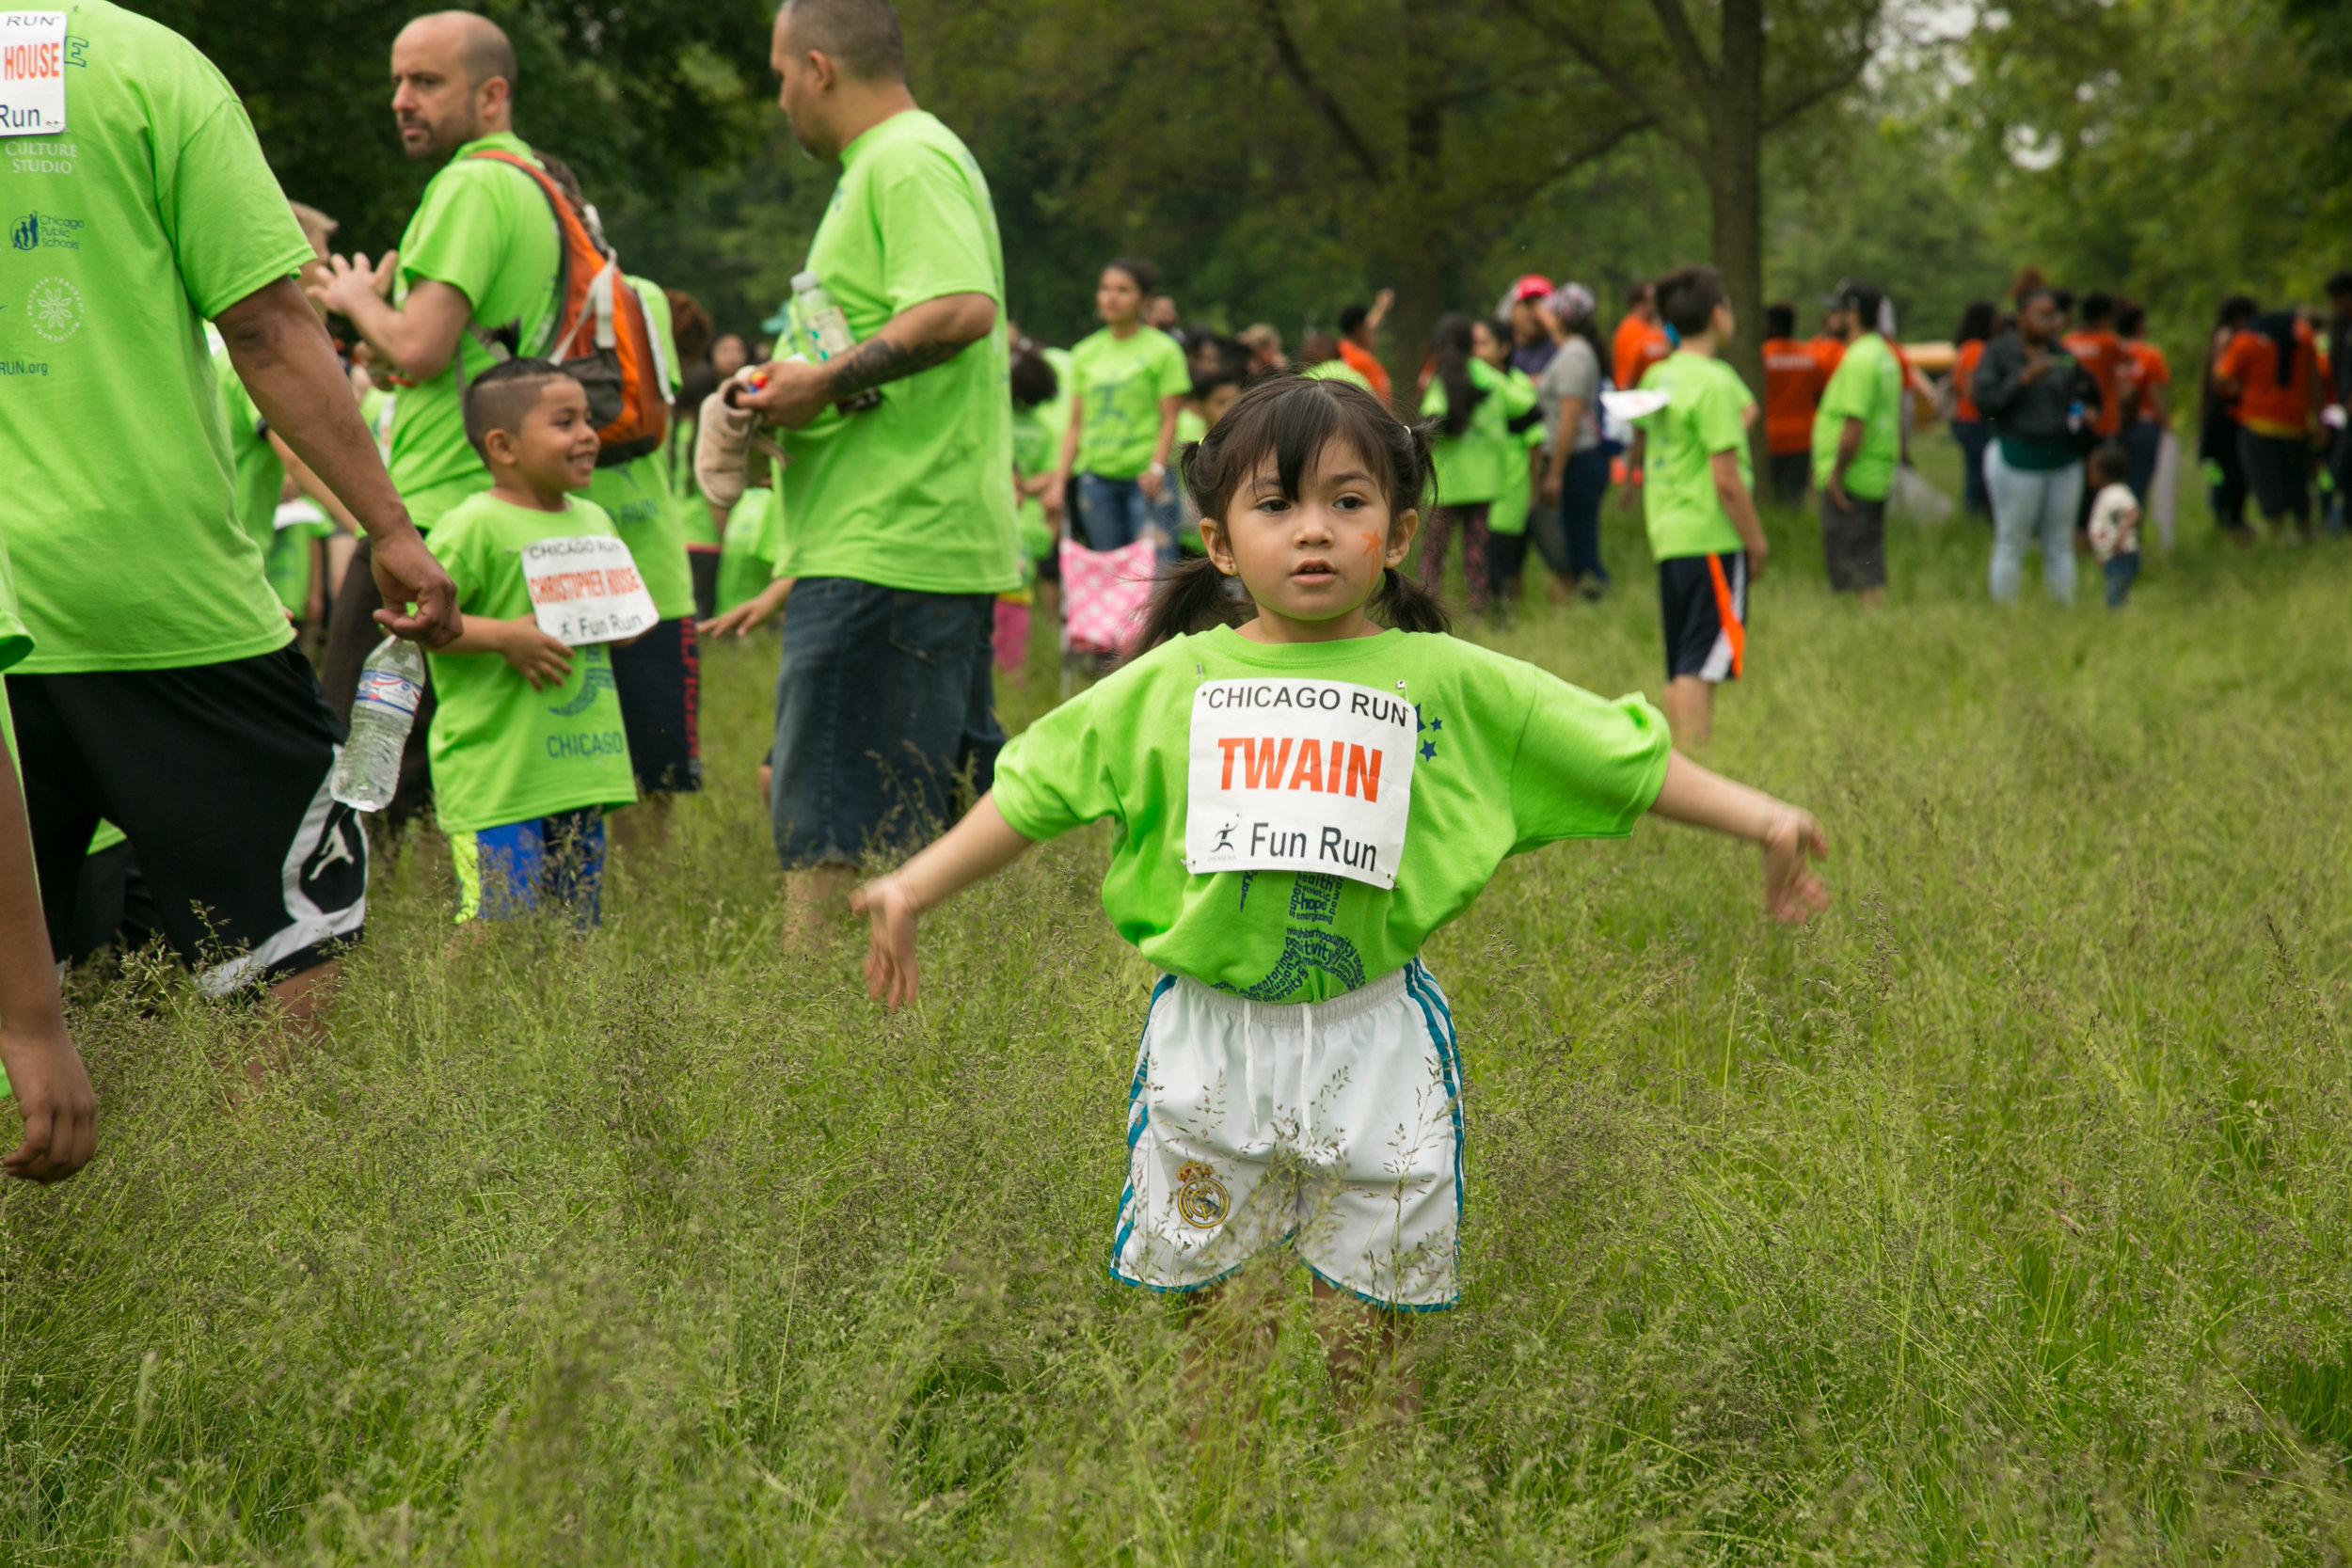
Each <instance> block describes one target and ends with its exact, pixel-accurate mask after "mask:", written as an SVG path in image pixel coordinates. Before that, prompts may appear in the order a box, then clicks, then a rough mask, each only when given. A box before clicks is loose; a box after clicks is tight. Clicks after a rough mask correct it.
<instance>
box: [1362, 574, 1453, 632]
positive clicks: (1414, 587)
mask: <svg viewBox="0 0 2352 1568" xmlns="http://www.w3.org/2000/svg"><path fill="white" fill-rule="evenodd" d="M1372 608H1374V609H1375V610H1378V611H1379V612H1380V619H1381V620H1382V621H1384V622H1386V623H1387V624H1388V625H1390V626H1393V627H1395V628H1396V629H1397V630H1398V631H1448V630H1451V629H1452V628H1453V626H1454V618H1453V617H1452V616H1451V615H1448V614H1447V613H1446V609H1445V601H1444V600H1442V599H1440V598H1438V595H1437V594H1432V593H1431V592H1429V590H1428V589H1426V588H1423V587H1422V585H1421V579H1420V578H1415V577H1410V576H1407V575H1406V573H1403V572H1400V571H1398V570H1397V569H1396V568H1395V567H1393V566H1391V567H1389V568H1388V569H1387V570H1386V571H1385V572H1383V573H1382V574H1381V578H1380V592H1378V593H1377V594H1374V595H1373V596H1372Z"/></svg>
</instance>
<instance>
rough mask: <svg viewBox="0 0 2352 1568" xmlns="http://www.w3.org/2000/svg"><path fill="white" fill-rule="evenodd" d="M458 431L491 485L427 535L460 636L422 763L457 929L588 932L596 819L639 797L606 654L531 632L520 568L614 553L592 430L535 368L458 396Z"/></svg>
mask: <svg viewBox="0 0 2352 1568" xmlns="http://www.w3.org/2000/svg"><path fill="white" fill-rule="evenodd" d="M465 420H466V436H467V439H468V440H469V441H471V442H472V443H473V446H474V450H475V451H479V452H480V453H481V454H482V460H483V462H484V464H485V465H486V466H487V467H488V468H489V470H490V480H491V484H490V488H489V489H488V490H487V491H485V492H484V493H482V494H480V495H477V496H474V497H473V498H471V499H468V500H464V501H461V502H459V503H458V504H457V505H456V506H455V507H454V508H453V509H452V510H451V511H449V512H448V513H445V514H444V515H442V517H441V519H440V521H439V522H438V524H437V525H436V527H435V529H434V533H433V553H434V554H435V555H436V556H437V557H438V558H439V559H440V562H441V564H442V565H443V566H444V567H446V568H447V569H448V571H449V575H450V577H451V578H452V579H453V581H454V582H455V583H456V585H457V606H458V609H459V610H462V611H464V622H465V629H464V630H463V631H462V632H461V633H460V634H459V635H458V637H457V638H456V639H455V640H454V641H451V642H450V643H448V644H446V645H445V646H443V647H440V648H437V649H435V650H433V651H432V652H431V653H430V654H429V655H427V656H426V657H427V660H428V662H429V663H430V665H431V668H432V675H433V691H434V695H435V698H436V703H435V706H434V711H433V726H432V731H431V734H430V736H429V737H428V743H427V746H426V754H427V756H428V757H429V758H430V760H431V762H432V765H433V792H434V809H435V811H436V813H437V815H438V816H439V819H440V824H441V829H442V831H443V832H446V833H448V834H449V839H450V847H451V849H452V851H453V856H454V858H455V860H456V863H457V882H458V896H459V908H458V914H457V918H458V919H459V920H460V921H468V920H511V919H515V918H516V917H518V916H520V915H525V914H529V913H532V912H533V911H537V910H541V909H553V910H560V911H564V913H566V914H567V915H568V916H569V917H570V918H571V919H572V920H574V921H575V922H577V923H578V924H579V925H580V927H591V926H594V925H595V924H596V921H597V918H598V913H599V900H600V895H601V892H602V885H603V879H604V813H605V809H606V808H607V807H610V806H625V805H628V804H630V803H631V802H633V801H634V800H636V799H637V784H636V779H635V775H634V772H633V770H632V768H630V765H629V754H628V735H627V733H626V730H625V729H624V726H623V724H622V721H621V701H620V695H619V693H618V691H617V690H616V689H614V686H613V683H612V657H611V655H610V653H609V652H608V648H609V646H610V644H608V643H605V642H591V643H588V644H587V645H585V646H583V647H580V648H577V649H575V648H572V647H570V646H567V645H566V644H565V643H564V642H563V641H560V640H559V639H557V638H555V637H552V636H550V635H548V633H547V632H545V631H543V630H541V629H540V626H539V624H538V619H537V611H536V609H535V603H536V601H535V600H534V598H533V591H532V583H531V582H530V580H529V579H527V578H526V576H525V571H524V563H523V555H522V552H523V551H524V549H525V548H526V547H528V546H532V545H536V544H539V543H541V542H543V541H548V540H564V539H575V538H582V537H589V536H595V535H603V536H606V537H609V538H612V539H615V540H617V539H619V538H620V531H619V530H618V529H616V528H615V527H614V526H613V524H612V518H611V517H609V516H607V515H605V513H604V511H603V509H602V508H600V507H598V506H597V505H596V503H595V502H594V501H591V500H588V499H585V498H583V497H581V496H580V494H579V492H580V491H583V490H585V489H587V488H588V484H589V482H590V481H591V480H593V479H594V478H595V477H596V448H597V442H596V422H595V420H593V419H592V418H591V417H590V415H589V412H588V394H587V392H586V391H585V390H584V389H583V388H581V387H580V383H579V382H577V381H575V380H573V379H572V377H571V376H569V375H567V374H565V373H564V370H563V369H562V367H560V366H558V365H555V364H552V363H550V362H549V361H548V360H545V359H510V360H508V361H506V362H505V363H503V364H501V365H497V366H494V367H492V368H491V369H490V370H488V371H485V372H483V374H482V375H481V376H479V377H478V378H476V379H475V381H474V382H473V384H472V385H471V386H469V388H467V389H466V397H465ZM603 575H604V577H605V578H608V579H609V578H611V577H612V576H613V575H614V574H613V573H612V572H610V571H608V572H606V573H604V574H603ZM629 585H632V586H634V585H636V579H635V578H634V573H633V568H632V570H631V575H630V578H629ZM648 618H650V604H648ZM641 635H642V633H641ZM631 641H633V639H631ZM485 655H496V656H497V657H495V658H492V657H484V656H485ZM501 660H502V661H503V662H502V663H501Z"/></svg>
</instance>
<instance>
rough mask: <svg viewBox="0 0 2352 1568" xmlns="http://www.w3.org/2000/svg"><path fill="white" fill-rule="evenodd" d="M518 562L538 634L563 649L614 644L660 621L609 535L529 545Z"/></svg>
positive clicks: (624, 551)
mask: <svg viewBox="0 0 2352 1568" xmlns="http://www.w3.org/2000/svg"><path fill="white" fill-rule="evenodd" d="M522 556H523V585H524V586H525V587H526V588H528V589H529V590H530V591H531V609H532V614H533V615H534V616H536V617H537V619H538V622H539V629H540V630H541V631H543V632H546V633H547V634H548V636H549V637H552V638H554V639H555V640H556V641H560V642H563V643H564V644H566V645H567V646H570V647H574V648H577V647H580V646H582V645H583V644H585V643H589V642H617V641H621V640H622V639H624V638H629V637H634V636H636V635H637V634H638V633H639V632H641V631H644V630H645V629H646V628H647V627H649V626H652V625H653V624H654V622H655V621H656V620H658V619H660V617H659V616H657V615H656V614H655V613H654V609H653V595H652V594H648V593H646V592H645V584H644V579H643V578H639V577H638V575H637V562H635V561H634V560H632V559H630V556H629V553H628V546H627V545H624V544H622V543H621V542H620V541H619V540H618V539H615V538H613V537H612V535H611V534H607V533H586V534H581V535H580V536H579V537H578V538H573V539H539V540H534V541H532V543H531V544H528V545H525V546H523V550H522Z"/></svg>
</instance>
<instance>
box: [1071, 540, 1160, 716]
mask: <svg viewBox="0 0 2352 1568" xmlns="http://www.w3.org/2000/svg"><path fill="white" fill-rule="evenodd" d="M1158 570H1159V554H1158V551H1157V549H1156V548H1155V546H1153V543H1152V540H1151V539H1149V538H1144V539H1138V540H1136V542H1135V543H1134V544H1132V545H1125V546H1120V548H1118V549H1115V550H1103V551H1100V552H1098V551H1094V550H1090V549H1088V548H1087V547H1086V546H1084V545H1081V544H1078V543H1076V542H1075V541H1073V540H1070V539H1064V540H1063V541H1062V542H1061V604H1062V614H1061V684H1062V692H1063V694H1064V695H1065V696H1067V695H1068V694H1069V691H1070V671H1071V666H1072V663H1073V660H1075V659H1079V658H1086V659H1089V661H1091V660H1094V659H1099V658H1102V657H1106V656H1107V657H1124V656H1125V655H1127V654H1130V653H1133V652H1134V651H1135V641H1136V637H1137V636H1138V635H1139V634H1140V633H1141V632H1142V630H1143V607H1144V605H1145V604H1146V603H1147V602H1148V601H1149V600H1150V599H1151V597H1152V577H1153V575H1154V574H1155V573H1157V572H1158Z"/></svg>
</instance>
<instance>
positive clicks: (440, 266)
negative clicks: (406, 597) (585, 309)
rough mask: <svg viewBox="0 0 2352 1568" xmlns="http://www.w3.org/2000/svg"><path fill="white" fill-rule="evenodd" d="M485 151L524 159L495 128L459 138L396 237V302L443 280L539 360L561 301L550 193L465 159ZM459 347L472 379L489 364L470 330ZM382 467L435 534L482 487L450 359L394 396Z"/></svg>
mask: <svg viewBox="0 0 2352 1568" xmlns="http://www.w3.org/2000/svg"><path fill="white" fill-rule="evenodd" d="M483 150H497V151H501V152H511V153H515V154H516V155H518V156H520V157H525V158H530V157H531V156H532V153H531V148H530V147H529V145H528V144H526V143H525V142H524V141H523V139H522V138H521V137H520V136H517V135H513V134H511V133H509V132H503V131H501V132H500V133H498V134H497V135H488V136H482V137H479V138H477V139H475V140H473V141H469V142H468V143H467V144H466V145H465V146H463V147H461V148H459V149H458V150H456V152H455V153H453V155H452V156H451V158H450V161H449V162H448V163H446V164H444V165H443V166H441V170H440V172H439V173H437V174H436V175H434V177H433V179H432V182H430V183H428V184H427V185H426V186H425V187H424V195H423V196H422V197H421V198H418V201H417V211H416V214H415V215H413V216H412V217H410V218H409V220H408V228H407V230H406V231H405V232H404V233H403V234H402V235H401V237H400V286H399V294H400V297H401V298H402V299H403V300H405V299H406V298H407V297H408V291H409V290H410V289H411V288H413V287H415V285H416V283H417V280H418V279H419V278H423V277H430V278H433V279H435V280H436V281H437V282H442V283H446V284H448V285H449V286H450V287H452V288H453V289H455V290H457V291H458V292H459V293H463V294H464V295H465V296H466V299H467V302H468V303H469V304H470V305H471V306H472V307H473V319H474V320H475V321H476V322H479V323H480V324H481V325H483V326H485V327H486V328H488V329H490V330H491V331H493V332H496V331H498V330H499V329H500V328H501V327H504V326H506V325H509V324H515V325H516V326H517V327H518V328H519V333H520V336H519V340H518V341H519V344H520V351H521V352H522V353H523V354H526V355H530V354H536V353H538V352H539V351H540V350H541V349H543V348H545V347H546V346H547V345H546V343H545V341H544V340H545V338H546V337H547V335H548V332H550V331H551V330H553V328H554V325H555V324H554V316H555V312H556V309H557V308H558V307H559V306H560V305H561V304H562V301H560V300H559V299H557V298H556V294H555V283H556V276H555V275H556V270H557V268H558V267H559V266H560V265H561V264H562V262H563V249H562V245H561V244H560V242H559V240H558V237H557V233H556V228H555V214H554V213H553V212H552V211H550V210H549V209H548V198H547V193H546V192H544V191H542V190H541V189H540V188H539V186H538V185H537V183H536V182H533V181H532V179H531V178H530V176H528V175H526V174H524V173H523V171H522V170H520V169H518V168H510V167H508V166H506V165H504V164H501V163H500V162H498V161H497V160H496V159H494V158H476V157H473V156H471V154H473V153H475V152H479V151H483ZM532 161H533V162H536V161H537V160H536V159H533V160H532ZM457 352H458V353H459V354H460V355H462V356H465V361H466V374H467V375H468V376H469V377H472V376H478V375H480V374H481V373H482V372H484V371H486V370H488V369H489V368H490V366H491V365H492V364H493V363H494V361H493V360H492V359H491V357H490V353H489V351H488V350H487V349H485V348H484V347H483V346H482V345H481V344H480V343H478V342H476V341H474V338H473V334H472V333H470V332H468V333H464V334H462V335H460V337H459V338H458V340H457ZM391 472H392V483H393V485H394V486H395V487H396V488H397V489H398V490H399V491H400V497H401V499H402V500H403V501H405V502H406V503H407V506H408V515H410V516H411V517H413V518H415V519H416V523H417V526H418V527H419V528H431V527H433V526H434V525H435V524H436V523H437V522H438V521H439V520H440V517H441V515H442V514H443V513H445V512H447V511H448V510H449V509H450V508H451V507H453V506H454V505H456V504H457V503H458V502H459V501H461V500H464V499H466V498H467V497H469V496H471V495H473V494H474V493H475V492H477V491H481V490H486V489H488V488H489V487H490V471H489V470H488V469H487V468H485V467H483V466H482V459H481V457H480V456H479V455H477V454H476V453H475V451H474V450H473V448H472V447H471V446H470V445H469V444H468V443H467V440H466V418H465V410H464V409H463V408H462V407H461V406H460V404H459V400H458V395H457V372H456V368H455V366H454V365H449V366H444V367H443V368H442V371H441V373H440V374H438V375H437V376H435V377H434V378H433V379H432V380H430V381H422V382H419V383H418V384H417V385H416V386H414V387H405V388H402V389H401V394H400V400H399V402H398V403H397V404H395V405H394V410H393V415H392V461H391Z"/></svg>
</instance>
